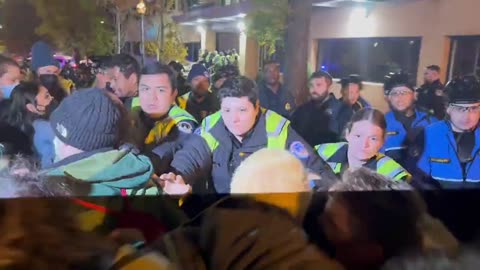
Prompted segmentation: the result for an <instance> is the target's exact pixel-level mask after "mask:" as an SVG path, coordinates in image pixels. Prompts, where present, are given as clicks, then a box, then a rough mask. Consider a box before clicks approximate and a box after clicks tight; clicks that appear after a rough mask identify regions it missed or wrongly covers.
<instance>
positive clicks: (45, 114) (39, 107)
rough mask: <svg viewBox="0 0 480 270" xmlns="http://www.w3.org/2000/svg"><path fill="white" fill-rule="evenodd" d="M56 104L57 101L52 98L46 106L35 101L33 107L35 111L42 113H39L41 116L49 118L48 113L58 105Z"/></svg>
mask: <svg viewBox="0 0 480 270" xmlns="http://www.w3.org/2000/svg"><path fill="white" fill-rule="evenodd" d="M58 105H59V103H58V101H56V100H55V99H54V100H52V101H51V102H50V104H48V105H47V106H43V105H40V104H38V103H36V104H35V108H36V109H37V111H39V112H41V113H43V114H42V115H41V118H44V119H49V118H50V114H52V112H53V111H54V110H55V109H56V108H57V107H58Z"/></svg>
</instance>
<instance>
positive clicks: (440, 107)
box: [417, 65, 446, 119]
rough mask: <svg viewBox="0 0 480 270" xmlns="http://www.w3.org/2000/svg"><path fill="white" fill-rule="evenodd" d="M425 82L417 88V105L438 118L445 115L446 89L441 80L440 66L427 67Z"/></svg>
mask: <svg viewBox="0 0 480 270" xmlns="http://www.w3.org/2000/svg"><path fill="white" fill-rule="evenodd" d="M423 79H424V84H423V85H422V86H420V88H418V89H417V106H418V107H419V108H421V109H423V110H425V111H427V112H429V113H430V114H432V115H434V116H435V117H436V118H438V119H443V118H444V117H445V108H446V107H445V90H444V86H443V84H442V82H441V81H440V67H439V66H437V65H431V66H428V67H426V68H425V72H424V74H423Z"/></svg>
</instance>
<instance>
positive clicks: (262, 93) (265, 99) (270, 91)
mask: <svg viewBox="0 0 480 270" xmlns="http://www.w3.org/2000/svg"><path fill="white" fill-rule="evenodd" d="M263 77H264V78H263V81H261V82H259V95H258V96H259V100H260V106H262V107H263V108H265V109H268V110H272V111H274V112H276V113H278V114H280V115H281V116H283V117H285V118H290V116H291V115H292V112H293V111H294V110H295V107H296V106H295V98H294V97H293V95H292V93H291V92H290V91H289V90H288V89H285V87H284V86H283V85H282V83H281V82H280V64H279V63H278V62H275V61H269V62H267V63H265V64H264V65H263Z"/></svg>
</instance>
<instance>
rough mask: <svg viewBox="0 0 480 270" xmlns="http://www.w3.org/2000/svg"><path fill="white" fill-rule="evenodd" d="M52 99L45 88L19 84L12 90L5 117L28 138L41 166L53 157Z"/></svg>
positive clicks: (49, 161) (51, 161) (33, 84)
mask: <svg viewBox="0 0 480 270" xmlns="http://www.w3.org/2000/svg"><path fill="white" fill-rule="evenodd" d="M53 100H54V99H53V97H52V96H51V95H50V94H49V92H48V90H47V89H46V88H45V87H43V86H41V85H39V84H37V83H33V82H23V83H20V84H19V85H17V86H16V87H15V89H14V90H13V92H12V95H11V104H10V106H9V110H8V115H7V118H6V119H5V122H6V123H8V124H9V125H10V126H12V127H14V128H17V129H18V130H20V131H22V132H23V133H24V134H25V135H27V136H28V137H29V139H30V144H31V145H33V147H34V150H35V153H36V155H38V158H39V160H40V164H41V166H42V167H46V166H49V165H51V164H52V163H53V161H54V158H55V151H54V146H53V139H54V133H53V131H52V129H51V127H50V124H49V122H48V120H49V117H50V114H51V111H52V110H53V107H52V106H53V105H54V102H53Z"/></svg>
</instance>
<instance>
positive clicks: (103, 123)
mask: <svg viewBox="0 0 480 270" xmlns="http://www.w3.org/2000/svg"><path fill="white" fill-rule="evenodd" d="M121 115H122V114H121V111H120V108H119V105H116V104H115V103H114V101H113V100H112V99H111V98H110V97H108V96H107V94H106V93H105V92H104V91H103V90H100V89H96V88H92V89H85V90H80V91H76V92H75V93H73V95H71V96H68V97H66V98H65V99H64V100H63V101H62V102H61V103H60V105H59V106H58V108H57V109H56V110H55V111H53V113H52V115H51V116H50V125H51V126H52V129H53V131H54V132H55V135H56V136H57V137H58V138H59V139H60V140H61V141H63V142H64V143H66V144H68V145H70V146H73V147H75V148H78V149H80V150H83V151H93V150H97V149H100V148H104V147H113V146H115V144H116V143H118V140H119V128H120V124H121V123H120V121H121Z"/></svg>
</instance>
